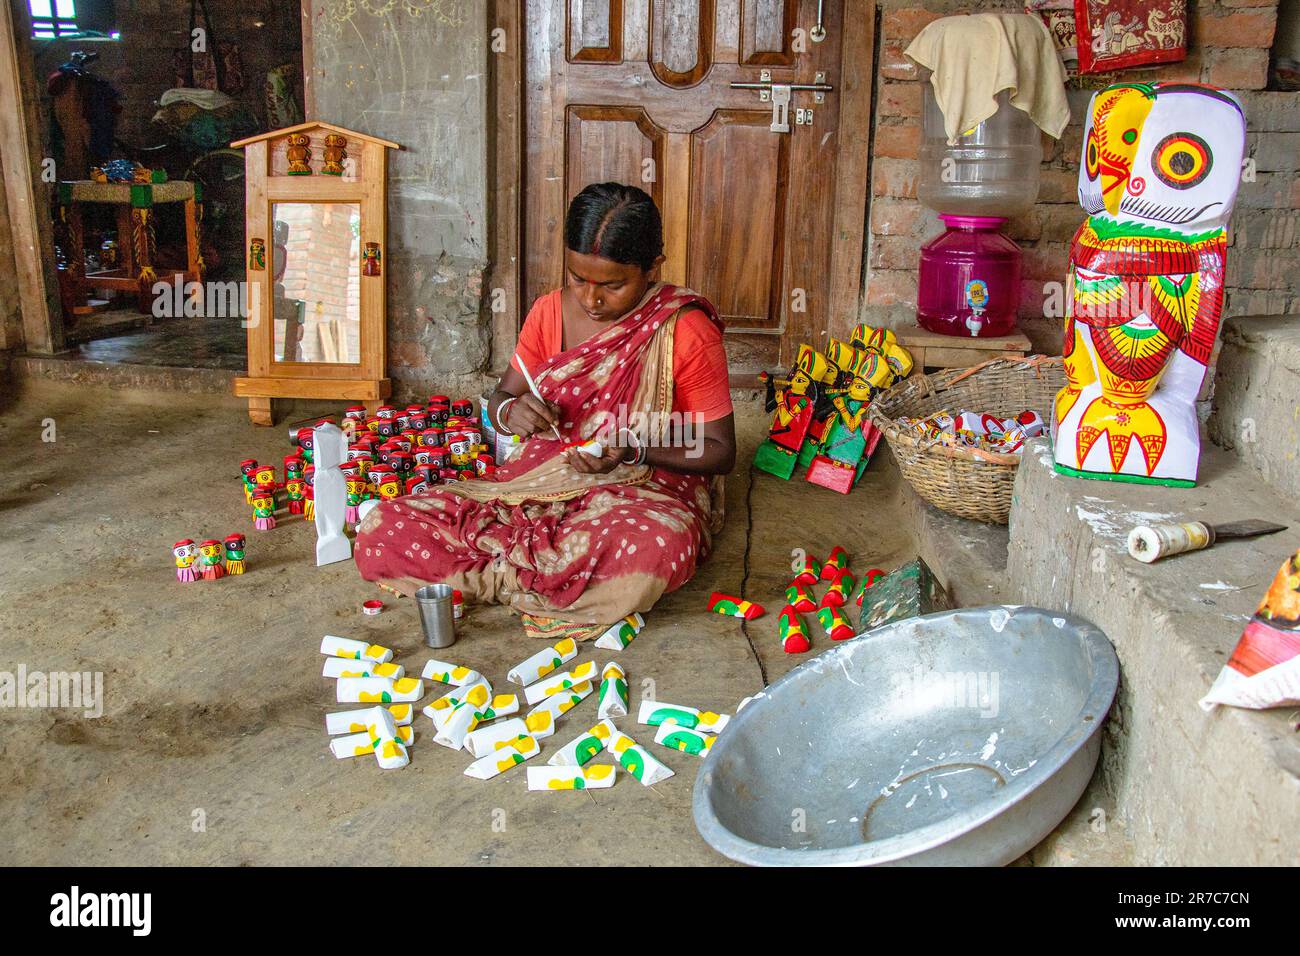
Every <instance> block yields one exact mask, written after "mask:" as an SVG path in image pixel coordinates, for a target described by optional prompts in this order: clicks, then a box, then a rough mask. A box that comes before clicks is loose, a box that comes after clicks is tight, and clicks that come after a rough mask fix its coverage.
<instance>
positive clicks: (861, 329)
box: [849, 322, 914, 379]
mask: <svg viewBox="0 0 1300 956" xmlns="http://www.w3.org/2000/svg"><path fill="white" fill-rule="evenodd" d="M849 344H850V345H852V346H853V347H854V348H855V349H857V350H858V351H860V352H876V353H877V354H879V355H880V356H881V357H883V358H884V360H885V362H886V364H888V365H889V370H890V371H891V372H893V373H894V378H896V379H901V378H907V376H909V375H911V374H912V366H913V364H914V363H913V360H912V353H911V352H909V351H908V350H907V349H905V348H903V346H902V345H900V344H899V342H898V337H897V336H896V335H894V333H893V331H892V330H891V329H877V328H872V327H871V326H870V325H867V324H866V323H865V322H863V323H862V324H860V325H857V326H855V327H854V329H853V334H852V335H851V336H850V337H849Z"/></svg>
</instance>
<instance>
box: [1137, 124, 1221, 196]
mask: <svg viewBox="0 0 1300 956" xmlns="http://www.w3.org/2000/svg"><path fill="white" fill-rule="evenodd" d="M1213 165H1214V156H1213V154H1212V153H1211V152H1210V145H1209V144H1208V143H1207V142H1205V140H1203V139H1201V137H1199V136H1197V135H1196V134H1195V133H1170V134H1169V135H1168V136H1166V137H1165V138H1164V139H1162V140H1161V141H1160V142H1159V143H1158V144H1157V145H1156V149H1155V155H1154V157H1153V160H1152V163H1151V168H1152V169H1154V170H1155V174H1156V176H1158V177H1159V178H1160V181H1161V182H1162V183H1164V184H1165V185H1166V186H1172V187H1173V188H1174V189H1190V188H1191V187H1193V186H1195V185H1196V184H1197V183H1199V182H1201V180H1203V179H1205V177H1206V176H1208V175H1209V174H1210V167H1211V166H1213Z"/></svg>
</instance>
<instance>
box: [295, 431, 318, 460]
mask: <svg viewBox="0 0 1300 956" xmlns="http://www.w3.org/2000/svg"><path fill="white" fill-rule="evenodd" d="M313 434H314V430H313V429H311V428H300V429H298V448H299V449H300V453H301V455H302V460H303V462H304V463H305V464H308V465H310V464H311V460H312V459H311V446H312V442H314V441H315V438H313V437H312V436H313Z"/></svg>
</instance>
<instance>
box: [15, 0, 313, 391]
mask: <svg viewBox="0 0 1300 956" xmlns="http://www.w3.org/2000/svg"><path fill="white" fill-rule="evenodd" d="M24 7H25V8H26V9H22V8H24ZM15 12H16V13H17V16H16V17H15V20H14V31H15V36H14V38H13V40H14V43H15V44H16V45H17V44H20V43H25V44H27V46H28V49H29V52H30V59H29V60H28V62H29V63H30V64H31V71H32V73H33V77H32V79H33V80H34V82H33V83H32V85H31V88H32V89H33V90H34V91H35V94H36V96H35V103H34V104H33V105H34V106H35V108H36V112H37V114H38V122H37V125H38V130H37V134H38V136H39V138H40V141H41V142H43V143H44V144H45V152H46V155H47V157H48V158H47V160H46V162H45V164H44V165H43V168H42V170H41V173H40V176H41V180H42V181H43V182H44V183H50V184H51V187H50V188H49V196H50V201H49V208H48V210H39V211H38V212H39V213H40V214H41V215H45V216H48V221H49V222H51V223H52V224H53V226H52V228H53V238H54V257H55V264H56V268H57V273H58V280H59V281H58V293H59V301H58V309H57V311H56V312H55V314H53V315H51V320H52V322H53V323H57V324H61V325H62V333H63V334H62V341H63V343H64V346H65V349H66V351H64V352H61V353H59V354H58V356H57V357H58V358H68V359H81V360H88V361H94V362H105V363H120V364H128V365H155V366H167V367H177V368H199V369H220V370H230V371H238V370H241V369H243V368H244V367H245V364H246V357H245V342H246V333H245V331H244V329H243V328H242V324H241V321H240V317H239V316H238V315H234V316H224V317H219V318H218V317H205V316H196V315H193V314H191V315H189V316H187V315H186V314H185V309H184V305H185V303H186V301H187V297H186V296H185V295H184V294H182V292H181V291H180V290H183V289H184V287H185V285H186V283H187V282H191V281H196V280H199V281H203V282H217V283H237V282H242V281H243V279H244V276H245V272H244V270H245V263H244V255H243V249H244V164H243V154H242V152H241V151H239V150H234V149H231V148H230V147H229V144H230V143H231V142H232V141H234V140H238V139H241V138H243V137H246V136H250V135H255V134H257V133H260V132H264V131H266V130H269V129H276V128H281V127H284V126H290V125H293V124H295V123H299V122H302V119H303V92H302V91H303V79H302V72H303V30H302V20H301V10H300V9H299V6H298V5H297V4H286V3H282V2H277V0H241V2H240V3H238V4H232V3H220V2H213V0H152V2H149V3H145V2H141V0H18V3H17V5H16V9H15ZM24 14H26V16H24ZM39 195H40V193H39V192H38V196H39ZM142 213H143V214H142ZM159 282H161V283H165V284H167V285H168V287H175V288H176V289H177V290H178V291H177V292H176V293H174V294H173V293H162V294H159V292H158V291H157V290H159V289H160V288H161V286H159V285H158V283H159Z"/></svg>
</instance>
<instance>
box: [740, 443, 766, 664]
mask: <svg viewBox="0 0 1300 956" xmlns="http://www.w3.org/2000/svg"><path fill="white" fill-rule="evenodd" d="M753 541H754V464H753V461H752V460H751V461H750V465H749V483H748V484H747V485H745V556H744V559H743V560H742V562H741V575H740V597H741V600H745V588H746V586H747V585H748V584H749V551H750V548H751V547H752V546H753ZM740 633H741V634H744V635H745V641H746V643H748V644H749V652H750V653H751V654H753V655H754V663H755V664H757V665H758V676H759V678H760V679H761V680H762V681H763V686H764V687H766V686H767V684H768V680H767V668H766V667H765V666H763V658H761V657H760V656H759V654H758V648H756V647H755V646H754V639H753V638H752V637H750V636H749V621H748V620H746V619H744V618H742V619H741V621H740Z"/></svg>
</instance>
